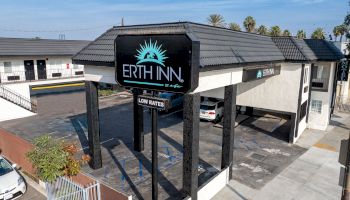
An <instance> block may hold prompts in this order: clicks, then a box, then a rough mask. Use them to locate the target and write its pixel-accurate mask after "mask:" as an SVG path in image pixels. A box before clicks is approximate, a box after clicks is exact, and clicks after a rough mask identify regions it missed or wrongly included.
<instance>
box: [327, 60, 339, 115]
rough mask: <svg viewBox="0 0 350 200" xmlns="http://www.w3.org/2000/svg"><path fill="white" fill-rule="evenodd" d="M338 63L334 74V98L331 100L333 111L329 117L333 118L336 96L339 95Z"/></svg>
mask: <svg viewBox="0 0 350 200" xmlns="http://www.w3.org/2000/svg"><path fill="white" fill-rule="evenodd" d="M338 69H339V66H338V63H335V67H334V76H333V83H332V84H333V85H332V86H333V87H332V88H333V91H332V100H331V112H330V114H329V119H330V118H331V115H332V114H333V113H334V107H335V98H336V95H337V81H338Z"/></svg>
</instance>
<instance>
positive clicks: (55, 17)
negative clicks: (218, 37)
mask: <svg viewBox="0 0 350 200" xmlns="http://www.w3.org/2000/svg"><path fill="white" fill-rule="evenodd" d="M0 8H1V12H0V37H42V38H53V39H57V38H58V35H59V34H65V36H66V39H88V40H92V39H95V38H96V37H98V36H99V35H100V34H101V33H103V32H104V31H105V30H107V29H108V28H110V27H111V26H113V25H118V24H119V23H120V19H121V17H124V20H125V24H126V25H131V24H144V23H159V22H173V21H194V22H199V23H206V18H207V17H208V15H209V14H213V13H218V14H221V15H223V16H224V18H225V21H226V22H227V23H229V22H236V23H238V24H240V25H241V26H242V22H243V20H244V18H245V17H246V16H248V15H251V16H253V17H254V18H255V19H256V21H257V25H260V24H264V25H267V26H273V25H279V26H280V27H281V28H282V29H289V30H290V31H291V32H292V33H293V34H294V33H295V32H296V31H297V30H298V29H304V30H305V31H306V32H307V33H308V34H310V33H311V32H312V31H313V30H314V29H315V28H317V27H322V28H324V29H325V31H326V33H328V34H329V33H331V31H332V29H333V27H334V26H335V25H338V24H340V23H342V22H343V19H344V17H345V15H346V13H347V11H348V10H350V7H349V6H348V2H347V0H163V1H160V0H148V1H145V0H139V1H135V0H129V1H120V0H1V1H0Z"/></svg>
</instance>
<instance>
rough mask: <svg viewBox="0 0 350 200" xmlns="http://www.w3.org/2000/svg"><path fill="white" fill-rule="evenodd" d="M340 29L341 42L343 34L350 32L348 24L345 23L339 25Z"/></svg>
mask: <svg viewBox="0 0 350 200" xmlns="http://www.w3.org/2000/svg"><path fill="white" fill-rule="evenodd" d="M338 29H339V34H340V42H342V41H343V36H344V35H345V34H346V33H347V32H348V26H346V25H345V24H342V25H339V26H338Z"/></svg>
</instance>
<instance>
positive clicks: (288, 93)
mask: <svg viewBox="0 0 350 200" xmlns="http://www.w3.org/2000/svg"><path fill="white" fill-rule="evenodd" d="M300 74H301V64H292V63H283V64H282V66H281V73H280V75H276V76H273V77H271V78H267V79H262V80H257V81H251V82H247V83H240V84H238V87H237V104H238V105H243V106H250V107H256V108H263V109H269V110H277V111H284V112H293V113H295V112H296V110H297V106H298V96H299V85H300Z"/></svg>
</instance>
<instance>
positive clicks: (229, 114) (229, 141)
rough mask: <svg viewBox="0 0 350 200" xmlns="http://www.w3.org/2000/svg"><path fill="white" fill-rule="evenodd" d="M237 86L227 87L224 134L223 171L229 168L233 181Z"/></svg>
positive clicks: (230, 177)
mask: <svg viewBox="0 0 350 200" xmlns="http://www.w3.org/2000/svg"><path fill="white" fill-rule="evenodd" d="M236 95H237V85H229V86H226V87H225V96H224V118H223V133H222V154H221V169H222V170H223V169H225V168H227V167H229V168H230V169H229V172H230V173H229V179H230V180H231V179H232V160H233V145H234V133H235V122H236Z"/></svg>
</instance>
